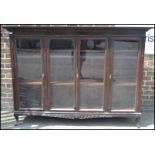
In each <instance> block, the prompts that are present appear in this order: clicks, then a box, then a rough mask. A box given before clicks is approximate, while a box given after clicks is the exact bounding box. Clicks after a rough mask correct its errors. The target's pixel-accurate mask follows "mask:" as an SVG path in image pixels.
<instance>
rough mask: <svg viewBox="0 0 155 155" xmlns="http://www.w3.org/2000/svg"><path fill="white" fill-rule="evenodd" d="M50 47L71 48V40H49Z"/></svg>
mask: <svg viewBox="0 0 155 155" xmlns="http://www.w3.org/2000/svg"><path fill="white" fill-rule="evenodd" d="M50 49H73V41H72V40H51V41H50Z"/></svg>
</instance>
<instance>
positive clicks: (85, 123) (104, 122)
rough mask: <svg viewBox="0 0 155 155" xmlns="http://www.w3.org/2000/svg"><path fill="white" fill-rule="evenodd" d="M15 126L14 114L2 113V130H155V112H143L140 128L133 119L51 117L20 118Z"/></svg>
mask: <svg viewBox="0 0 155 155" xmlns="http://www.w3.org/2000/svg"><path fill="white" fill-rule="evenodd" d="M20 122H21V124H19V125H18V126H15V119H14V116H13V112H9V111H2V112H1V129H154V112H143V113H142V117H141V120H140V125H141V127H140V128H137V126H136V122H135V120H134V119H131V118H104V119H103V118H100V119H88V120H69V119H60V118H50V117H38V116H27V117H20Z"/></svg>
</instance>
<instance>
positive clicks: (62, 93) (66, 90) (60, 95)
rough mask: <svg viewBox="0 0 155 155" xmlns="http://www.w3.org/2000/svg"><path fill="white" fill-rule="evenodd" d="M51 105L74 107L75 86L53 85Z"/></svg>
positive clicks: (65, 107)
mask: <svg viewBox="0 0 155 155" xmlns="http://www.w3.org/2000/svg"><path fill="white" fill-rule="evenodd" d="M50 93H51V94H50V105H51V108H53V109H57V108H58V109H59V108H61V109H74V106H75V102H74V86H73V85H51V91H50Z"/></svg>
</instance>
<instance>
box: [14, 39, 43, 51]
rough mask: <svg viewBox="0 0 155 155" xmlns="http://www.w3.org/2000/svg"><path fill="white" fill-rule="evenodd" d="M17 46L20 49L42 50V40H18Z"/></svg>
mask: <svg viewBox="0 0 155 155" xmlns="http://www.w3.org/2000/svg"><path fill="white" fill-rule="evenodd" d="M16 46H17V48H18V49H40V40H30V39H17V40H16Z"/></svg>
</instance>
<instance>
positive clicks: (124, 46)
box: [114, 40, 138, 51]
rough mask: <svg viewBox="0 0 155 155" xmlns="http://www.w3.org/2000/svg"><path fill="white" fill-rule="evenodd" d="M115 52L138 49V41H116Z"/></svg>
mask: <svg viewBox="0 0 155 155" xmlns="http://www.w3.org/2000/svg"><path fill="white" fill-rule="evenodd" d="M114 49H115V50H135V51H137V49H138V41H137V40H116V41H114Z"/></svg>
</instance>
